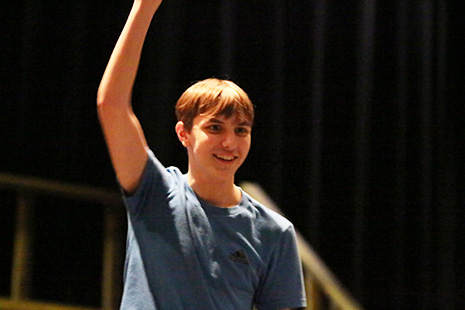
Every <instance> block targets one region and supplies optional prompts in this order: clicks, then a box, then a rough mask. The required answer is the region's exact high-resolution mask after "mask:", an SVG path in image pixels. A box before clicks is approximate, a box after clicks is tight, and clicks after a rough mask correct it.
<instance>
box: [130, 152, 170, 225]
mask: <svg viewBox="0 0 465 310" xmlns="http://www.w3.org/2000/svg"><path fill="white" fill-rule="evenodd" d="M148 155H149V156H148V158H147V163H146V164H145V168H144V171H143V173H142V176H141V180H140V183H139V185H138V187H137V189H136V191H135V192H134V194H132V195H127V194H125V193H123V194H124V201H125V204H126V207H127V208H128V211H129V212H130V214H132V215H133V216H137V215H138V214H140V213H141V212H142V211H143V208H144V206H146V205H147V202H148V201H157V200H166V195H167V192H168V191H169V190H168V188H169V186H170V183H171V176H170V174H169V173H168V172H167V171H166V168H165V167H164V166H163V165H162V164H161V163H160V162H159V160H158V159H157V158H156V157H155V155H154V154H153V152H152V151H150V150H149V151H148ZM154 185H155V186H154Z"/></svg>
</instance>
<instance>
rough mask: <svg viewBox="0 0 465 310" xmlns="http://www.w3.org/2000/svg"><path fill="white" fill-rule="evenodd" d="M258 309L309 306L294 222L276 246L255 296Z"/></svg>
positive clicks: (272, 309) (274, 309)
mask: <svg viewBox="0 0 465 310" xmlns="http://www.w3.org/2000/svg"><path fill="white" fill-rule="evenodd" d="M255 305H256V307H257V309H259V310H277V309H286V308H300V307H305V306H306V298H305V289H304V284H303V274H302V265H301V261H300V258H299V254H298V250H297V242H296V236H295V231H294V228H293V226H292V225H290V226H289V228H288V229H287V230H285V231H284V232H283V234H282V235H281V239H280V241H279V243H278V244H277V245H276V246H275V248H274V249H273V251H272V253H271V256H270V259H269V262H268V265H267V267H266V272H265V274H264V276H263V278H262V279H261V283H260V287H259V290H258V291H257V295H256V298H255Z"/></svg>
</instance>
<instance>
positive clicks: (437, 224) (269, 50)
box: [0, 0, 465, 309]
mask: <svg viewBox="0 0 465 310" xmlns="http://www.w3.org/2000/svg"><path fill="white" fill-rule="evenodd" d="M9 2H11V3H9V4H5V6H4V7H3V9H2V10H1V13H0V14H1V17H2V30H1V38H0V40H1V41H0V42H2V43H1V45H2V47H1V49H0V50H1V53H2V66H1V84H0V92H1V93H0V98H1V107H2V109H1V114H0V115H1V124H0V126H1V135H0V139H1V140H0V143H1V145H2V149H1V152H0V165H1V166H0V171H2V172H13V173H19V174H24V175H32V176H39V177H44V178H48V179H57V180H63V181H71V182H75V183H83V184H90V185H96V186H100V187H109V188H115V182H114V175H113V172H112V169H111V167H110V164H109V160H108V155H107V151H106V148H105V146H104V142H103V138H102V135H101V133H100V128H99V125H98V122H97V116H96V109H95V97H96V91H97V87H98V83H99V80H100V77H101V75H102V73H103V71H104V68H105V65H106V62H107V60H108V58H109V56H110V53H111V50H112V48H113V45H114V43H115V42H116V40H117V37H118V35H119V32H120V31H121V29H122V26H123V24H124V22H125V19H126V17H127V14H128V12H129V9H130V6H131V2H130V1H122V0H118V1H102V0H96V1H85V0H82V1H53V0H40V1H38V0H27V1H16V2H14V3H13V1H9ZM464 29H465V28H464V23H463V9H462V8H461V5H460V4H456V3H455V2H452V1H439V0H437V1H433V0H423V1H420V0H416V1H414V0H409V1H403V0H398V1H394V0H393V1H362V0H361V1H326V0H312V1H296V0H294V1H284V0H273V1H232V0H223V1H220V0H215V1H186V0H165V2H164V3H163V4H162V7H161V9H160V11H159V14H158V15H157V17H156V21H155V23H154V24H153V25H152V28H151V30H150V33H149V35H148V39H147V43H146V45H145V49H144V53H143V59H142V62H141V68H140V72H139V76H138V78H137V84H136V87H135V91H134V107H135V110H136V113H137V114H138V116H139V118H140V120H141V122H142V124H143V127H144V130H145V133H146V135H147V138H148V140H149V144H150V145H151V147H152V148H153V149H154V150H155V152H156V153H157V155H158V157H159V158H160V159H161V161H162V162H163V163H164V164H165V165H177V166H179V167H181V168H183V170H184V171H185V166H186V157H185V153H184V151H183V150H182V148H181V147H180V145H179V143H178V142H177V140H176V137H175V134H174V122H175V119H174V113H173V105H174V103H175V101H176V99H177V98H178V96H179V95H180V94H181V92H182V91H183V90H184V89H185V88H186V87H187V86H189V85H190V83H191V82H193V81H196V80H199V79H203V78H206V77H211V76H216V77H223V78H231V79H233V80H234V81H236V82H237V83H238V84H239V85H240V86H242V87H243V88H244V89H245V90H246V91H247V92H248V93H249V95H250V97H251V98H252V100H253V101H254V104H255V105H256V108H257V122H256V126H255V128H254V133H253V147H252V151H251V154H250V156H249V159H248V161H247V162H246V164H245V165H244V167H243V168H241V170H240V172H239V174H238V181H241V180H250V181H254V182H257V183H259V184H261V185H262V186H263V187H264V188H265V190H266V191H267V192H268V193H269V194H270V195H271V197H272V198H273V199H274V200H275V201H276V202H277V203H278V204H279V205H280V206H281V208H282V209H283V210H284V212H285V213H286V214H287V216H288V217H289V218H290V219H291V220H292V221H293V222H294V223H295V225H296V227H297V229H298V230H300V231H301V232H302V233H303V235H304V236H306V237H307V239H308V240H309V241H310V242H311V243H312V245H313V246H314V247H315V249H316V250H317V252H318V253H319V254H320V255H321V256H322V258H323V259H324V260H325V262H326V263H327V264H328V265H329V267H330V268H331V269H332V270H333V271H334V272H335V274H336V275H337V276H338V277H339V278H340V279H341V281H342V283H343V284H344V285H345V286H347V287H348V289H349V290H350V291H351V292H352V293H353V294H354V295H355V297H356V298H357V299H359V300H360V301H361V303H362V304H363V305H365V306H366V307H367V308H369V309H463V308H464V307H465V300H464V297H463V291H464V289H465V286H464V281H463V279H462V277H463V276H464V275H465V274H464V273H465V271H464V267H463V262H462V259H463V254H464V250H463V246H464V242H463V241H464V240H463V239H464V238H463V233H462V227H463V219H464V216H463V215H464V190H463V186H464V183H465V182H464V177H463V174H464V165H463V163H462V161H463V155H464V146H463V143H462V142H463V137H464V135H463V133H464V129H463V128H464V126H463V125H462V118H463V112H464V111H463V98H464V96H463V95H464V91H463V88H464V87H463V84H462V82H463V79H462V75H463V73H464V56H465V55H464V51H463V48H464V44H463V35H464ZM72 210H73V209H72V208H70V209H69V212H73V211H72ZM2 212H4V213H5V214H6V215H7V216H8V215H10V216H11V214H12V211H7V210H6V208H3V211H2ZM53 216H54V219H55V221H56V220H57V219H58V220H59V219H60V214H54V215H53ZM89 216H91V215H89V214H88V213H85V212H84V213H81V212H78V213H77V214H74V215H73V217H75V218H76V220H77V219H78V218H80V217H89ZM95 220H99V217H98V216H95ZM44 221H45V222H47V219H44ZM7 226H8V225H7ZM10 226H11V225H10ZM41 227H43V228H42V229H44V230H47V225H43V226H41ZM88 229H90V230H91V229H92V228H91V227H88ZM57 234H58V233H56V232H54V231H50V232H49V238H47V239H45V240H48V242H49V243H53V242H54V241H53V238H54V236H56V235H57ZM80 236H81V237H79V238H81V239H82V238H84V239H85V238H87V240H88V239H89V238H92V234H91V233H87V234H80ZM5 242H6V241H5ZM42 242H44V243H45V242H47V241H44V240H43V241H42ZM84 244H85V240H84V241H83V240H81V241H80V242H77V243H76V245H78V246H84ZM44 246H45V245H44ZM83 253H84V254H85V253H86V252H85V251H84V252H83ZM97 267H98V268H100V266H96V268H97ZM89 268H92V267H89V266H87V267H86V269H87V270H88V269H89ZM64 272H65V271H64ZM94 273H95V272H94ZM0 281H2V280H0ZM2 287H5V286H2ZM76 289H77V290H79V288H76ZM83 291H84V292H85V290H83ZM75 294H76V293H75ZM51 295H53V294H52V293H51ZM79 298H81V300H85V296H81V297H79ZM79 298H77V300H79Z"/></svg>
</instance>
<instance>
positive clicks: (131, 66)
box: [97, 0, 161, 193]
mask: <svg viewBox="0 0 465 310" xmlns="http://www.w3.org/2000/svg"><path fill="white" fill-rule="evenodd" d="M160 4H161V0H135V1H134V4H133V6H132V9H131V12H130V14H129V17H128V20H127V22H126V25H125V26H124V29H123V31H122V33H121V35H120V37H119V39H118V42H117V43H116V46H115V48H114V50H113V53H112V55H111V57H110V60H109V62H108V65H107V68H106V70H105V73H104V74H103V77H102V81H101V82H100V86H99V89H98V94H97V106H98V114H99V119H100V123H101V125H102V129H103V133H104V136H105V140H106V143H107V145H108V149H109V152H110V157H111V160H112V163H113V167H114V169H115V172H116V176H117V178H118V181H119V182H120V184H121V186H122V187H123V189H124V190H125V191H127V192H129V193H131V192H134V191H135V189H136V188H137V186H138V184H139V181H140V178H141V175H142V172H143V169H144V167H145V164H146V161H147V141H146V139H145V136H144V133H143V131H142V128H141V126H140V123H139V121H138V119H137V118H136V116H135V115H134V112H133V110H132V107H131V95H132V89H133V86H134V81H135V78H136V74H137V69H138V67H139V62H140V57H141V53H142V47H143V44H144V41H145V37H146V35H147V31H148V29H149V26H150V23H151V21H152V18H153V15H154V14H155V12H156V11H157V9H158V7H159V6H160Z"/></svg>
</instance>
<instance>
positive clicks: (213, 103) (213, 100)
mask: <svg viewBox="0 0 465 310" xmlns="http://www.w3.org/2000/svg"><path fill="white" fill-rule="evenodd" d="M234 114H240V115H241V116H243V117H244V118H245V119H246V120H247V121H248V122H250V124H251V125H252V124H253V121H254V107H253V104H252V102H251V101H250V99H249V96H248V95H247V94H246V93H245V92H244V91H243V90H242V88H240V87H239V86H237V85H236V84H235V83H234V82H231V81H228V80H222V79H217V78H210V79H206V80H203V81H200V82H197V83H195V84H193V85H192V86H191V87H189V88H188V89H187V90H186V91H185V92H184V93H183V94H182V95H181V97H180V98H179V100H178V102H177V103H176V116H177V118H178V121H182V122H183V123H184V126H185V128H186V130H188V131H190V130H191V129H192V123H193V121H194V118H195V117H196V116H198V115H224V116H226V117H227V118H229V117H231V116H232V115H234Z"/></svg>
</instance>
